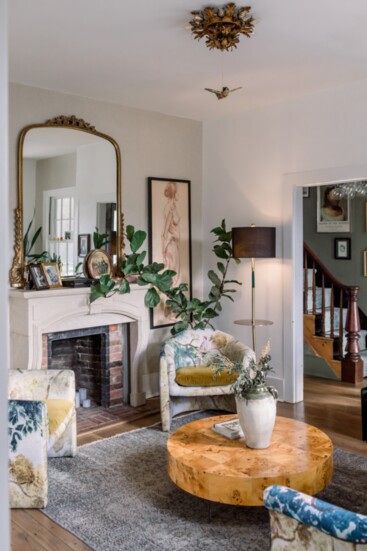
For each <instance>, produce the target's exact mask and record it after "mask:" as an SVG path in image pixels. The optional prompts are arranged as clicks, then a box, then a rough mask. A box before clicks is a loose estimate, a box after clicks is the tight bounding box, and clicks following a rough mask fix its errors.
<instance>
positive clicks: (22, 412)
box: [8, 369, 77, 508]
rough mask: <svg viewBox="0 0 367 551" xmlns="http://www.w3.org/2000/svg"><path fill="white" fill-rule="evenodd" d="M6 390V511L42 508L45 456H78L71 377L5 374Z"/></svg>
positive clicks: (71, 374) (40, 372)
mask: <svg viewBox="0 0 367 551" xmlns="http://www.w3.org/2000/svg"><path fill="white" fill-rule="evenodd" d="M8 388H9V407H8V413H9V418H8V432H9V485H10V490H9V493H10V506H11V507H13V508H15V507H22V508H27V507H35V508H40V507H45V506H46V504H47V491H48V484H47V457H63V456H74V455H75V454H76V451H77V444H76V411H75V377H74V372H73V371H71V370H67V369H63V370H56V369H50V370H44V369H40V370H24V371H22V370H10V371H9V387H8Z"/></svg>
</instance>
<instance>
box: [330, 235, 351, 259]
mask: <svg viewBox="0 0 367 551" xmlns="http://www.w3.org/2000/svg"><path fill="white" fill-rule="evenodd" d="M350 242H351V239H350V237H335V239H334V258H335V259H336V260H350V258H351V251H350Z"/></svg>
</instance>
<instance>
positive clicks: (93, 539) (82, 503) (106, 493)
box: [43, 412, 367, 551]
mask: <svg viewBox="0 0 367 551" xmlns="http://www.w3.org/2000/svg"><path fill="white" fill-rule="evenodd" d="M208 414H209V412H206V413H199V414H194V415H189V416H185V417H183V418H180V419H179V420H177V421H175V422H174V424H173V430H175V429H177V428H178V427H179V426H180V425H182V424H185V423H188V422H190V421H192V420H194V419H197V418H199V417H206V416H208ZM212 414H213V412H210V415H212ZM166 442H167V434H166V433H163V432H161V430H160V427H159V426H154V427H150V428H145V429H140V430H137V431H133V432H128V433H125V434H121V435H119V436H116V437H114V438H111V439H109V440H103V441H100V442H96V443H93V444H89V445H86V446H82V447H81V448H79V451H78V455H77V456H76V457H74V458H63V459H50V460H49V505H48V506H47V508H46V509H44V510H43V512H44V513H45V514H46V515H47V516H48V517H50V518H51V519H52V520H54V521H55V522H57V523H58V524H60V525H61V526H63V527H64V528H66V529H67V530H69V531H70V532H72V533H73V534H75V535H76V536H77V537H79V538H80V539H81V540H83V541H84V542H85V543H87V544H88V545H89V546H90V547H92V548H93V549H94V550H96V551H181V550H182V551H186V550H187V551H209V550H210V551H247V550H251V551H265V550H268V549H269V547H270V529H269V519H268V513H267V511H266V510H265V509H263V508H261V507H234V506H229V505H222V504H217V503H211V504H210V505H209V502H208V501H205V500H202V499H199V498H196V497H194V496H191V495H190V494H188V493H186V492H184V491H183V490H180V489H179V488H177V487H176V486H175V485H174V484H173V483H172V482H171V480H170V479H169V478H168V475H167V456H166ZM366 495H367V458H364V457H360V456H357V455H353V454H350V453H347V452H344V451H342V450H339V449H337V450H335V455H334V477H333V482H332V484H330V485H329V486H328V488H327V489H326V490H324V491H323V492H322V493H321V494H319V497H322V498H324V499H326V500H328V501H330V502H331V503H334V504H337V505H340V506H342V507H345V508H347V509H350V510H353V511H359V510H360V509H361V507H362V505H363V503H364V501H365V499H366V497H365V496H366Z"/></svg>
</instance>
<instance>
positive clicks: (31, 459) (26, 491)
mask: <svg viewBox="0 0 367 551" xmlns="http://www.w3.org/2000/svg"><path fill="white" fill-rule="evenodd" d="M8 434H9V494H10V506H11V507H12V508H18V507H21V508H33V507H35V508H40V507H45V506H46V505H47V490H48V484H47V411H46V404H45V402H39V401H35V400H9V405H8Z"/></svg>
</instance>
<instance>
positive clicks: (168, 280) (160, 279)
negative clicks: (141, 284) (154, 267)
mask: <svg viewBox="0 0 367 551" xmlns="http://www.w3.org/2000/svg"><path fill="white" fill-rule="evenodd" d="M172 274H174V275H175V274H176V272H173V271H172V270H166V271H165V272H163V274H158V275H156V276H155V277H156V285H157V287H158V289H159V290H160V291H162V292H163V293H164V292H165V291H168V290H169V289H170V287H171V286H172Z"/></svg>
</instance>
